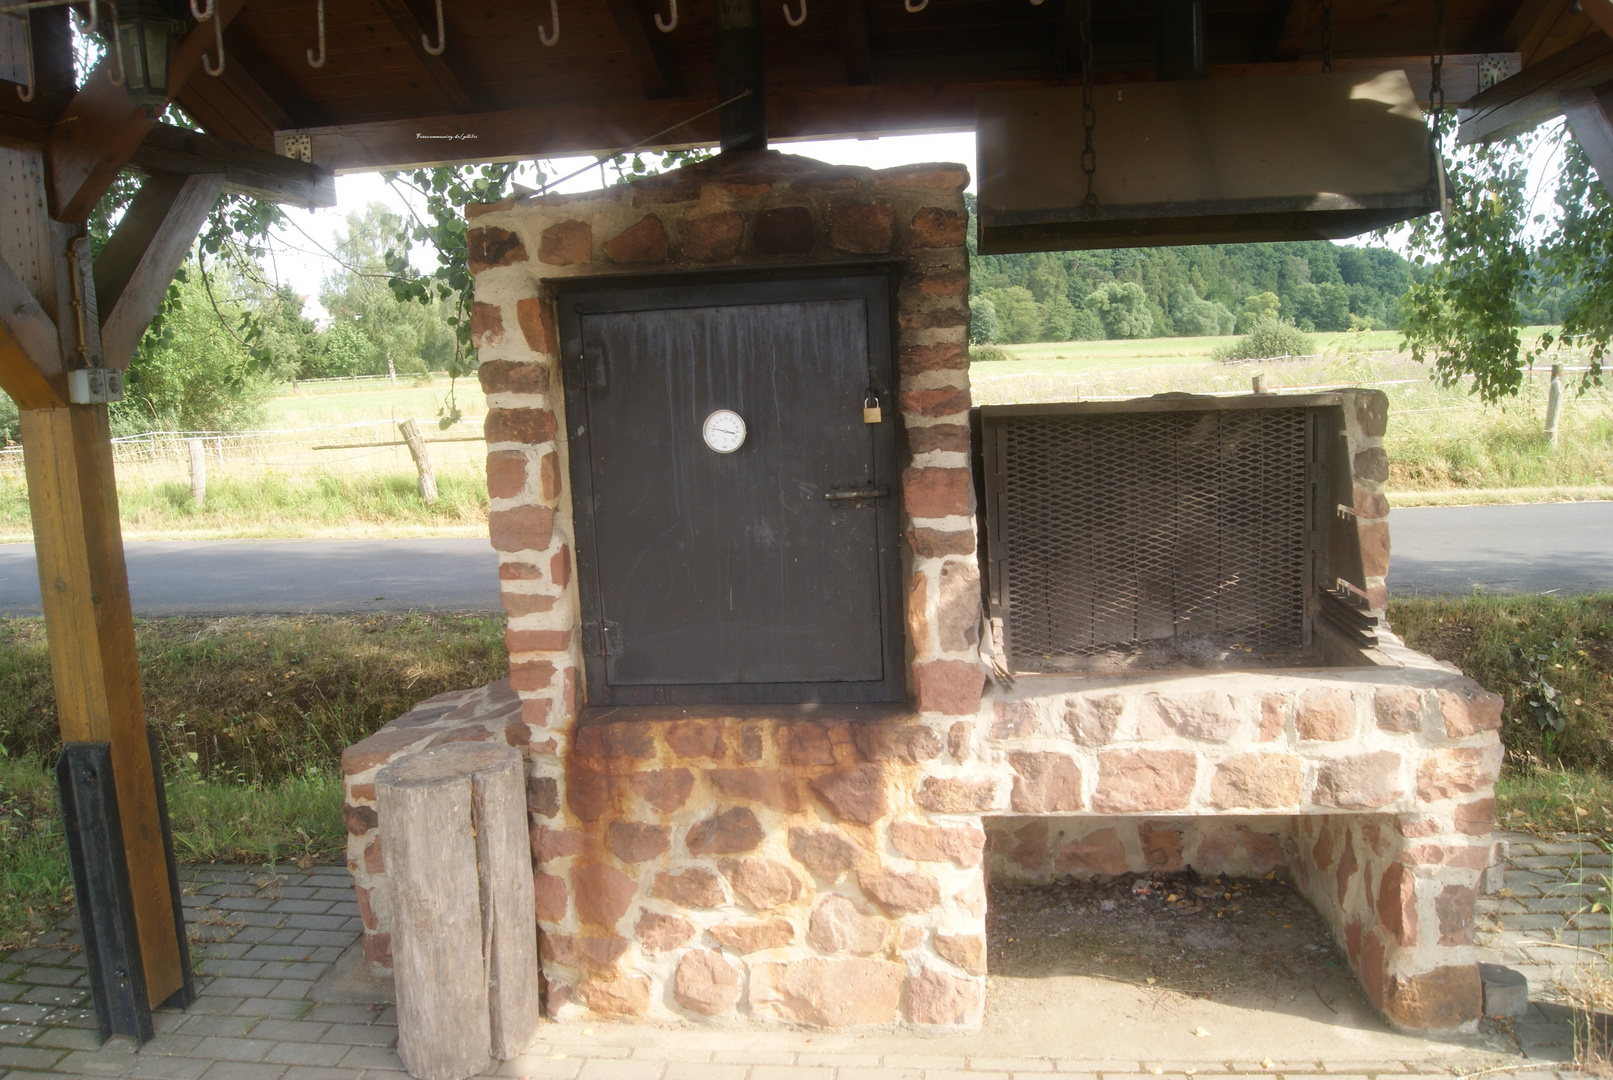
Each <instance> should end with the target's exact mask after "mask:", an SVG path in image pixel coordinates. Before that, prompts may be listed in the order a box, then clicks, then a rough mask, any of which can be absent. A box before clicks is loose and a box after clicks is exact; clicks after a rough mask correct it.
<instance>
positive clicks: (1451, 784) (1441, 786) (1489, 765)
mask: <svg viewBox="0 0 1613 1080" xmlns="http://www.w3.org/2000/svg"><path fill="white" fill-rule="evenodd" d="M1500 765H1501V755H1500V753H1499V748H1495V750H1491V749H1489V748H1482V747H1466V746H1452V747H1447V748H1445V749H1442V750H1434V751H1431V752H1430V753H1429V754H1428V756H1427V757H1426V758H1425V759H1423V763H1422V765H1421V766H1419V767H1418V769H1417V797H1418V798H1419V799H1421V800H1422V801H1423V802H1435V801H1438V800H1440V799H1451V798H1455V797H1457V796H1459V795H1468V794H1471V793H1472V792H1475V791H1478V790H1479V789H1481V788H1485V787H1488V786H1490V785H1491V784H1494V783H1495V775H1496V772H1497V770H1498V769H1499V768H1500Z"/></svg>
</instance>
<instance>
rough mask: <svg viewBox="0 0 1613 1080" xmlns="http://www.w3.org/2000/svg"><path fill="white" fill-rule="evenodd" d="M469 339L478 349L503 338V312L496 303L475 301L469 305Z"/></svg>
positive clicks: (495, 343) (494, 343)
mask: <svg viewBox="0 0 1613 1080" xmlns="http://www.w3.org/2000/svg"><path fill="white" fill-rule="evenodd" d="M470 340H471V344H473V345H475V346H476V347H477V348H478V349H481V348H486V347H488V346H490V345H497V344H498V343H499V342H501V341H503V340H504V313H503V312H502V311H500V310H499V308H498V305H497V304H483V303H481V302H479V301H478V302H476V303H473V304H471V306H470Z"/></svg>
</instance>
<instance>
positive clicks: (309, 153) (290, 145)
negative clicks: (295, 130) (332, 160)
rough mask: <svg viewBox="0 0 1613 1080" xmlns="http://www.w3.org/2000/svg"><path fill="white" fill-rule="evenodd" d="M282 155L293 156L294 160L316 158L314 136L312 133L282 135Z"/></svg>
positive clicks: (310, 160) (279, 137)
mask: <svg viewBox="0 0 1613 1080" xmlns="http://www.w3.org/2000/svg"><path fill="white" fill-rule="evenodd" d="M278 139H279V142H280V156H281V157H288V158H291V159H292V160H293V161H307V162H312V161H313V160H314V137H313V136H312V135H281V136H278Z"/></svg>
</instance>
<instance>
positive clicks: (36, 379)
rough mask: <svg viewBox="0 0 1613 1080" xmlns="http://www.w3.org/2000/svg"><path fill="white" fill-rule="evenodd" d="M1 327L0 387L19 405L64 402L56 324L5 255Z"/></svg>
mask: <svg viewBox="0 0 1613 1080" xmlns="http://www.w3.org/2000/svg"><path fill="white" fill-rule="evenodd" d="M0 331H3V332H0V389H3V390H5V392H6V393H8V394H10V395H11V399H12V400H13V401H15V402H16V403H17V407H18V408H20V409H47V408H53V407H55V406H58V405H65V404H66V403H67V396H66V394H65V393H64V391H63V386H62V379H61V374H62V362H61V353H60V352H59V351H58V348H57V334H56V324H55V322H53V321H52V320H51V317H50V316H49V315H48V314H46V312H45V309H44V308H42V307H40V306H39V302H38V301H37V300H35V299H34V296H33V294H32V293H31V292H29V291H28V286H27V285H25V284H24V283H23V281H22V279H20V278H19V277H17V274H16V272H15V271H14V270H12V269H11V264H10V263H8V262H6V261H5V260H4V259H0Z"/></svg>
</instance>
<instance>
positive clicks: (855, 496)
mask: <svg viewBox="0 0 1613 1080" xmlns="http://www.w3.org/2000/svg"><path fill="white" fill-rule="evenodd" d="M889 495H890V492H889V491H888V490H886V489H885V488H876V487H869V488H852V489H851V490H850V491H825V492H824V493H823V497H824V498H825V499H827V500H828V501H830V502H851V501H857V502H861V501H862V500H863V499H883V498H886V497H887V496H889Z"/></svg>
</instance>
